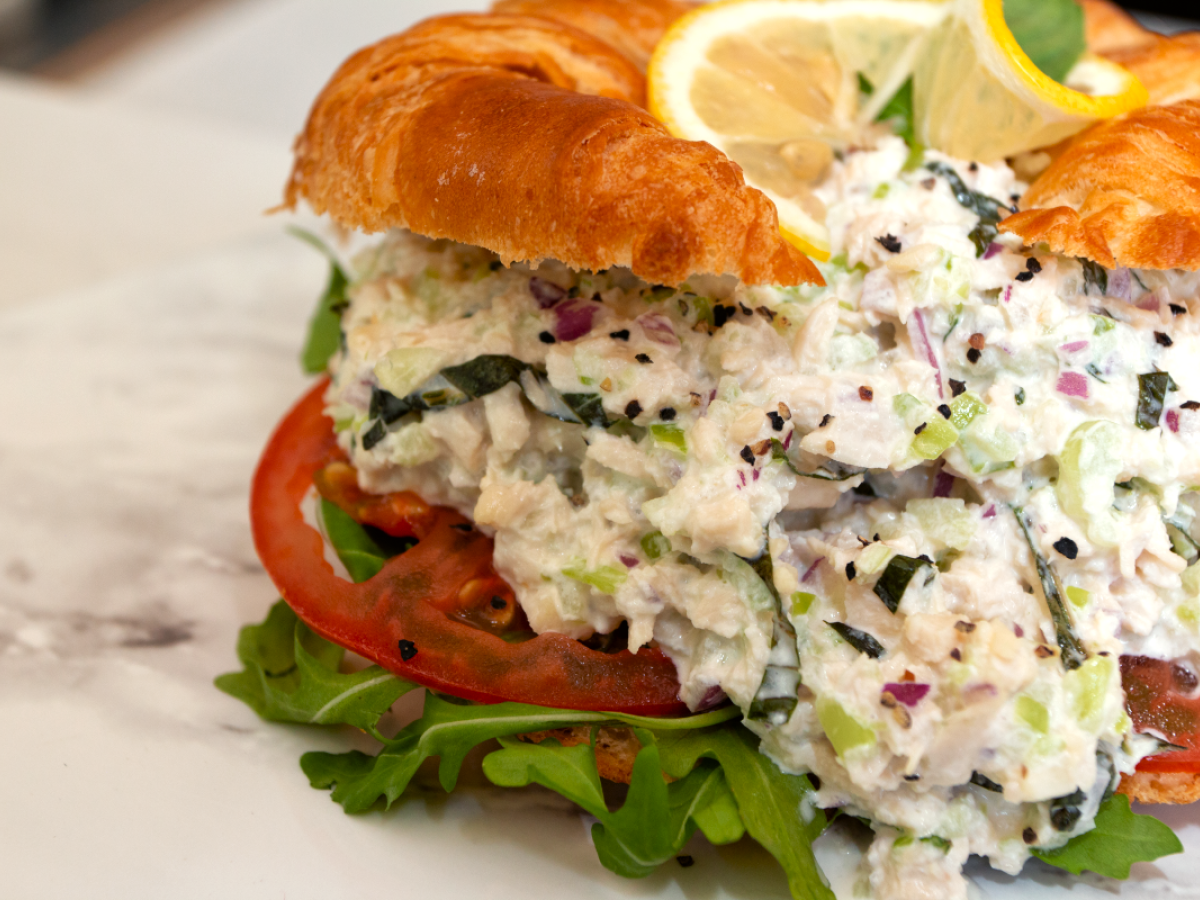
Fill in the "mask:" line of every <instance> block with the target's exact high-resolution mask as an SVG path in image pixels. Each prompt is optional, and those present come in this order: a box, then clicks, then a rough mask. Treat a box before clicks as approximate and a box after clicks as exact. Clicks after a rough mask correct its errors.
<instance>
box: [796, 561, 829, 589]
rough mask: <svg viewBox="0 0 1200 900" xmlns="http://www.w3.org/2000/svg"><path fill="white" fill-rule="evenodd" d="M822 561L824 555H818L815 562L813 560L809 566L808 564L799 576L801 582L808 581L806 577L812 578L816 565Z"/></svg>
mask: <svg viewBox="0 0 1200 900" xmlns="http://www.w3.org/2000/svg"><path fill="white" fill-rule="evenodd" d="M824 561H825V557H823V556H818V557H817V560H816V562H814V563H813V564H812V565H811V566H809V567H808V568H807V569H805V570H804V575H803V576H802V577H801V578H800V581H801V582H802V583H803V582H805V581H808V579H810V578H812V576H813V572H815V571H817V566H819V565H820V564H821V563H823V562H824Z"/></svg>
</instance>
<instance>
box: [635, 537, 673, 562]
mask: <svg viewBox="0 0 1200 900" xmlns="http://www.w3.org/2000/svg"><path fill="white" fill-rule="evenodd" d="M638 543H640V544H641V545H642V552H643V553H645V554H646V558H647V559H661V558H662V557H664V556H666V555H667V554H668V553H670V552H671V542H670V541H669V540H668V539H667V538H666V537H665V536H664V535H663V533H662V532H661V531H652V532H650V533H649V534H643V535H642V539H641V540H640V541H639V542H638Z"/></svg>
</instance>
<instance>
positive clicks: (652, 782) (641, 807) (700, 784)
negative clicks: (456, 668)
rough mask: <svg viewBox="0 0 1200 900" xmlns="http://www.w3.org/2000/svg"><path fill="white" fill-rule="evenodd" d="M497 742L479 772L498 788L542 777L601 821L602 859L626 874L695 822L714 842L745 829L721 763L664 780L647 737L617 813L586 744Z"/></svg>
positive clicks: (641, 868)
mask: <svg viewBox="0 0 1200 900" xmlns="http://www.w3.org/2000/svg"><path fill="white" fill-rule="evenodd" d="M501 744H502V745H503V749H501V750H497V751H495V752H493V753H490V754H488V756H486V757H485V758H484V760H483V772H484V774H485V775H486V776H487V777H488V778H489V779H490V780H491V781H492V782H493V783H495V784H498V785H500V786H502V787H523V786H525V785H528V784H540V785H542V786H543V787H547V788H549V789H550V790H552V791H556V792H557V793H559V794H562V795H563V796H564V797H566V798H568V799H569V800H571V801H573V802H574V803H576V804H578V805H579V806H581V807H582V808H583V809H585V810H587V812H589V813H591V814H592V815H593V816H595V817H596V818H597V819H598V820H599V821H598V822H597V823H596V824H595V825H594V826H593V827H592V840H593V842H594V844H595V846H596V853H597V855H598V856H599V858H600V862H601V863H602V864H603V865H604V866H605V868H607V869H610V870H611V871H613V872H616V873H617V874H618V875H622V876H624V877H626V878H641V877H644V876H646V875H649V874H650V873H651V872H653V871H654V870H655V869H656V868H658V866H660V865H662V863H664V862H666V861H667V860H669V859H671V858H672V857H674V856H676V855H677V854H678V853H679V851H680V850H681V849H682V848H683V845H684V844H686V843H687V841H688V839H689V838H690V837H691V836H692V834H693V833H694V832H695V830H696V828H697V827H701V828H702V830H703V831H704V833H705V835H706V836H707V837H708V838H709V840H711V841H712V842H713V843H730V842H731V841H736V840H738V839H739V838H740V837H741V836H742V834H743V833H744V831H745V829H744V828H743V826H742V823H741V818H740V816H739V815H738V812H737V805H736V803H735V802H734V800H733V796H732V794H731V792H730V790H729V785H728V783H727V782H726V781H725V777H724V775H723V773H722V772H721V769H720V767H719V766H717V765H714V764H712V763H705V764H701V765H700V766H698V767H697V768H696V769H694V770H693V771H692V772H691V773H690V774H689V775H688V776H687V777H686V778H683V779H681V780H679V781H673V782H671V783H670V784H668V783H667V782H666V780H665V779H664V778H663V774H662V766H661V764H660V762H659V758H658V748H657V747H656V746H654V744H653V742H652V740H650V739H648V740H647V744H646V746H644V747H643V748H642V750H641V751H640V752H639V753H638V755H637V758H636V760H635V761H634V765H633V776H632V780H631V782H630V785H629V792H628V794H627V795H626V799H625V803H624V805H622V806H621V808H620V809H618V810H617V811H616V812H610V811H609V809H608V807H607V805H606V804H605V802H604V793H603V790H602V788H601V786H600V776H599V774H598V773H597V771H596V756H595V750H594V748H593V747H592V746H591V745H589V744H579V745H577V746H574V747H563V746H561V745H559V744H558V743H557V742H556V741H552V740H547V741H544V742H542V743H541V744H529V743H524V742H522V741H518V740H513V739H511V738H505V739H501Z"/></svg>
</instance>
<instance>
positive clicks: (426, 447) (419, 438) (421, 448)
mask: <svg viewBox="0 0 1200 900" xmlns="http://www.w3.org/2000/svg"><path fill="white" fill-rule="evenodd" d="M391 439H392V441H391V446H390V447H389V448H388V458H389V459H391V460H392V462H394V463H396V464H397V465H401V466H419V465H422V464H424V463H427V462H432V461H433V460H435V459H437V458H438V455H439V454H438V448H437V444H435V443H434V441H433V438H431V437H430V436H429V434H428V432H426V431H425V426H424V425H422V424H421V423H420V422H412V423H410V424H408V425H405V426H404V427H403V428H401V429H400V430H399V431H394V432H392V434H391Z"/></svg>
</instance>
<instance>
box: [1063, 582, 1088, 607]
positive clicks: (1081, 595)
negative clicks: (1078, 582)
mask: <svg viewBox="0 0 1200 900" xmlns="http://www.w3.org/2000/svg"><path fill="white" fill-rule="evenodd" d="M1067 599H1068V600H1070V601H1071V602H1072V603H1074V604H1075V605H1076V606H1078V607H1079V608H1080V609H1082V608H1083V607H1085V606H1087V605H1088V601H1089V600H1091V599H1092V595H1091V593H1090V592H1088V591H1085V590H1084V589H1083V588H1081V587H1075V586H1074V585H1071V586H1070V587H1068V588H1067Z"/></svg>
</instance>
